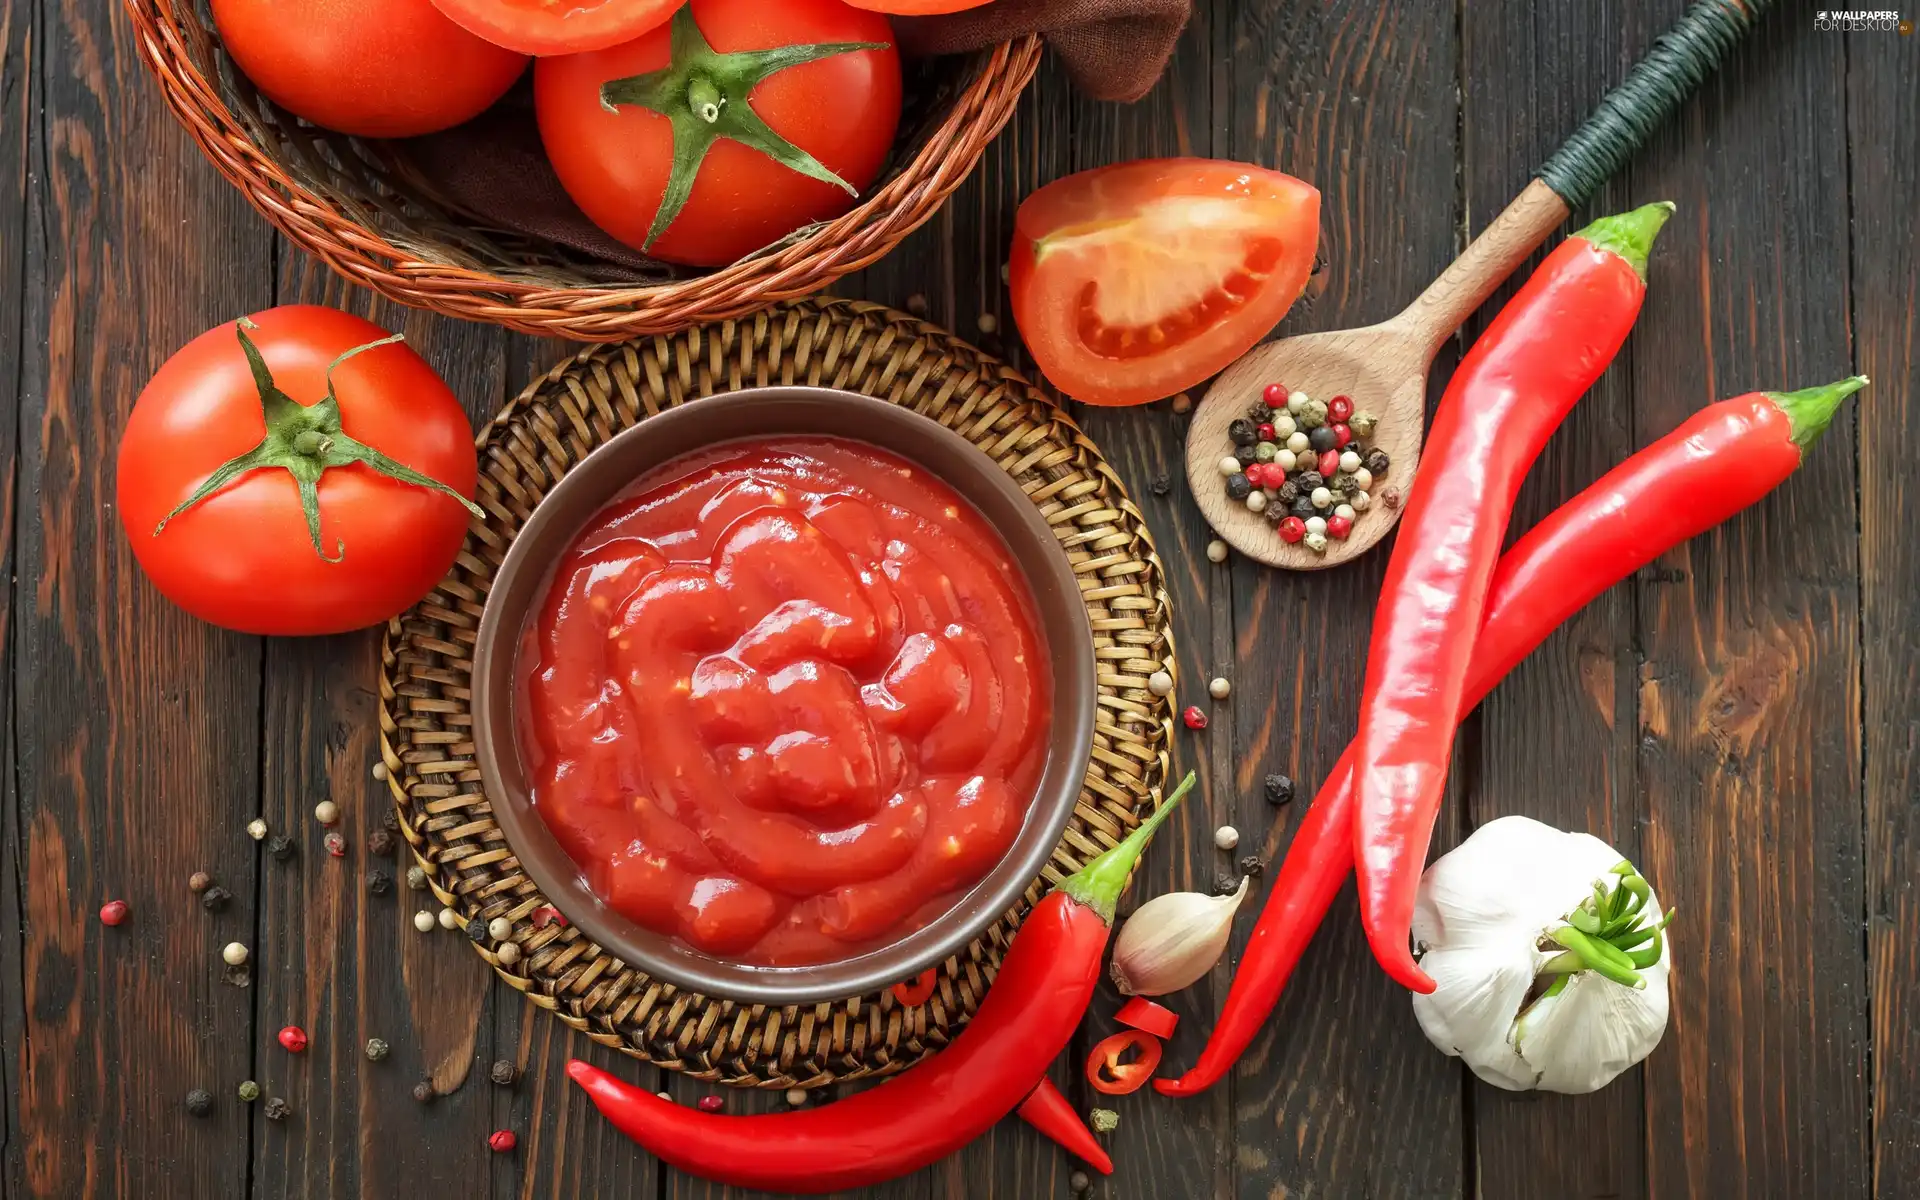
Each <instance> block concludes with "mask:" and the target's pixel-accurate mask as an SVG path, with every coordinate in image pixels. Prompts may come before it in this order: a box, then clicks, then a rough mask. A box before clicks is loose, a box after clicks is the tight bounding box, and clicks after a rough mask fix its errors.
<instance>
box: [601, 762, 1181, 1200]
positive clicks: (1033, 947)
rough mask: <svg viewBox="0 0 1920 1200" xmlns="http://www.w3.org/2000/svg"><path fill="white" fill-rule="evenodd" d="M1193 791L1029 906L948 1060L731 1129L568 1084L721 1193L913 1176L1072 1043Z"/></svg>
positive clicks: (975, 1133) (991, 1118) (736, 1122)
mask: <svg viewBox="0 0 1920 1200" xmlns="http://www.w3.org/2000/svg"><path fill="white" fill-rule="evenodd" d="M1193 780H1194V777H1193V776H1192V775H1191V774H1189V775H1188V776H1187V777H1186V779H1184V780H1182V781H1181V784H1180V786H1179V787H1178V788H1175V789H1174V791H1173V794H1172V795H1170V796H1168V797H1167V800H1166V803H1164V804H1162V805H1161V806H1160V808H1159V810H1158V811H1156V812H1155V813H1154V814H1153V815H1152V816H1151V817H1149V818H1148V819H1147V820H1146V821H1144V822H1142V823H1141V825H1140V827H1139V828H1138V829H1136V830H1134V831H1133V833H1131V834H1129V835H1128V837H1127V839H1126V840H1125V841H1124V842H1122V843H1120V845H1118V846H1116V847H1114V848H1113V849H1112V850H1109V851H1107V852H1106V853H1105V854H1102V855H1101V856H1100V857H1098V858H1096V859H1094V860H1093V861H1092V862H1090V863H1088V864H1087V865H1086V866H1085V867H1083V868H1082V869H1081V870H1080V871H1079V872H1078V873H1077V874H1075V875H1073V876H1071V877H1069V878H1068V879H1067V880H1066V881H1065V882H1064V883H1062V884H1061V885H1060V886H1059V888H1058V889H1056V890H1055V891H1054V892H1053V893H1052V894H1051V895H1049V896H1048V897H1047V898H1046V899H1044V900H1042V901H1041V902H1040V903H1039V904H1037V905H1035V906H1034V909H1033V911H1032V912H1031V913H1029V914H1027V918H1026V920H1025V921H1023V922H1021V925H1020V932H1019V934H1018V935H1017V936H1015V938H1014V939H1013V945H1012V946H1010V947H1009V948H1008V950H1007V956H1006V959H1005V960H1004V961H1003V962H1002V963H1001V964H1000V971H999V974H998V975H996V976H995V977H994V983H993V987H992V988H990V989H989V990H988V992H987V998H986V999H985V1000H984V1001H983V1002H982V1003H981V1005H980V1010H979V1011H978V1012H976V1013H975V1014H974V1017H973V1020H972V1021H970V1022H968V1024H967V1027H966V1028H965V1029H963V1030H961V1031H960V1035H959V1036H958V1037H956V1038H954V1039H953V1043H952V1044H951V1045H949V1046H948V1047H947V1048H946V1049H945V1050H942V1051H941V1052H940V1053H939V1054H936V1055H935V1056H933V1057H932V1058H931V1059H928V1060H927V1061H926V1062H924V1063H921V1064H920V1065H919V1066H917V1067H914V1068H912V1069H911V1070H908V1071H905V1072H903V1073H902V1074H900V1075H898V1076H896V1077H895V1078H893V1079H891V1080H889V1081H887V1082H886V1083H883V1084H881V1085H880V1086H879V1087H876V1088H872V1089H870V1090H868V1091H865V1092H861V1093H859V1094H858V1095H855V1096H850V1097H848V1098H847V1099H845V1100H838V1101H835V1102H834V1103H832V1104H823V1105H820V1106H819V1107H817V1108H808V1109H795V1110H790V1111H787V1112H782V1113H767V1114H760V1115H755V1116H737V1117H730V1116H716V1115H712V1114H708V1113H702V1112H699V1111H697V1110H694V1109H690V1108H687V1107H685V1106H683V1105H678V1104H674V1103H672V1102H671V1101H667V1100H662V1099H660V1098H659V1097H658V1096H656V1095H654V1094H653V1093H652V1092H649V1091H646V1090H645V1089H643V1088H636V1087H633V1086H631V1085H630V1084H626V1083H623V1082H621V1081H620V1080H618V1079H615V1078H614V1077H613V1076H611V1075H609V1074H607V1073H606V1072H605V1071H602V1070H600V1069H599V1068H598V1067H595V1066H592V1065H590V1064H588V1063H584V1062H579V1061H577V1060H576V1061H574V1062H571V1063H568V1064H567V1074H568V1075H570V1076H572V1077H573V1080H574V1082H575V1083H578V1084H579V1085H580V1086H581V1087H582V1088H584V1089H586V1092H587V1095H588V1096H589V1097H591V1098H592V1100H593V1103H594V1106H595V1107H597V1108H598V1109H599V1110H600V1112H601V1113H602V1114H603V1115H605V1116H606V1117H607V1119H608V1120H610V1121H612V1122H613V1123H614V1125H615V1126H616V1127H617V1128H618V1129H619V1130H620V1131H621V1132H622V1133H624V1134H626V1135H627V1136H628V1137H630V1138H632V1139H633V1140H634V1141H636V1142H638V1143H639V1144H640V1145H641V1146H642V1147H644V1148H645V1149H646V1150H648V1151H649V1152H651V1153H652V1154H654V1155H655V1156H656V1157H658V1158H661V1159H663V1160H665V1161H666V1162H668V1163H670V1164H672V1165H673V1166H676V1167H678V1168H680V1169H681V1170H683V1171H686V1172H688V1173H690V1174H693V1175H698V1176H700V1177H702V1178H704V1179H710V1180H713V1181H714V1182H716V1183H723V1184H730V1185H733V1186H736V1187H748V1188H760V1189H763V1190H766V1191H774V1192H803V1193H807V1194H818V1193H821V1192H835V1191H844V1190H850V1189H853V1188H860V1187H867V1186H869V1185H872V1184H876V1183H882V1182H885V1181H886V1180H889V1179H897V1178H899V1177H900V1176H902V1175H905V1174H908V1173H909V1172H912V1171H917V1170H919V1169H920V1168H921V1167H924V1166H926V1165H927V1164H928V1163H931V1162H935V1161H938V1160H939V1159H941V1158H943V1157H945V1156H946V1155H948V1154H951V1153H952V1152H953V1151H955V1150H958V1149H959V1148H960V1147H962V1146H964V1145H966V1144H967V1143H968V1142H971V1141H972V1140H973V1139H975V1138H977V1137H979V1136H980V1135H981V1134H982V1133H985V1132H986V1131H987V1130H988V1129H989V1128H990V1127H992V1125H993V1123H994V1122H995V1121H998V1120H999V1119H1000V1118H1001V1117H1003V1116H1006V1115H1007V1114H1008V1113H1010V1112H1012V1111H1013V1110H1014V1109H1015V1108H1016V1107H1018V1106H1019V1105H1020V1103H1021V1102H1022V1101H1024V1100H1025V1099H1026V1098H1027V1097H1028V1096H1029V1095H1030V1094H1031V1093H1032V1092H1033V1089H1034V1088H1035V1087H1036V1086H1038V1084H1039V1082H1040V1080H1041V1079H1042V1078H1044V1077H1045V1075H1046V1072H1047V1064H1048V1063H1050V1062H1052V1061H1053V1060H1054V1059H1055V1058H1056V1057H1058V1056H1059V1054H1060V1052H1061V1051H1062V1050H1064V1049H1066V1047H1067V1043H1068V1042H1070V1041H1072V1040H1073V1033H1074V1030H1075V1029H1077V1028H1078V1027H1079V1025H1080V1018H1081V1017H1082V1016H1084V1015H1085V1014H1086V1011H1087V1002H1088V1001H1089V1000H1091V999H1092V998H1093V991H1094V987H1095V985H1096V984H1097V983H1098V982H1099V979H1100V960H1101V957H1102V955H1103V953H1104V952H1105V950H1106V946H1107V938H1108V936H1109V935H1110V934H1111V933H1112V924H1113V909H1114V905H1115V903H1116V902H1117V901H1118V900H1119V897H1120V892H1121V890H1122V889H1124V888H1125V887H1126V882H1127V876H1128V875H1129V874H1130V873H1131V872H1132V870H1133V867H1134V864H1135V863H1137V862H1138V861H1139V858H1140V854H1141V852H1142V851H1143V850H1145V849H1146V846H1147V842H1148V841H1149V840H1150V839H1151V838H1152V837H1153V833H1154V831H1155V830H1156V829H1158V828H1159V827H1160V825H1161V823H1162V822H1164V821H1165V820H1166V819H1167V816H1168V814H1170V813H1172V812H1173V810H1174V808H1175V807H1176V806H1177V805H1178V804H1179V802H1180V800H1181V798H1182V797H1184V796H1185V795H1186V793H1187V792H1188V790H1190V789H1191V788H1192V787H1193Z"/></svg>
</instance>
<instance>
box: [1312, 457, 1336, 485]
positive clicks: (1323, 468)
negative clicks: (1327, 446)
mask: <svg viewBox="0 0 1920 1200" xmlns="http://www.w3.org/2000/svg"><path fill="white" fill-rule="evenodd" d="M1314 469H1315V470H1317V471H1319V472H1320V477H1321V478H1322V479H1332V478H1333V477H1334V476H1335V475H1336V474H1338V473H1339V471H1340V452H1339V451H1338V450H1329V451H1327V452H1326V453H1325V454H1322V455H1321V456H1320V461H1319V463H1318V464H1316V465H1315V467H1314Z"/></svg>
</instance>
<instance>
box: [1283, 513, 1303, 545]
mask: <svg viewBox="0 0 1920 1200" xmlns="http://www.w3.org/2000/svg"><path fill="white" fill-rule="evenodd" d="M1305 536H1307V523H1306V522H1305V521H1302V520H1301V519H1300V518H1299V517H1288V518H1287V519H1285V520H1284V521H1281V522H1280V540H1281V541H1283V542H1285V543H1287V544H1288V545H1290V546H1291V545H1292V544H1293V543H1295V542H1297V541H1299V540H1300V539H1301V538H1303V537H1305Z"/></svg>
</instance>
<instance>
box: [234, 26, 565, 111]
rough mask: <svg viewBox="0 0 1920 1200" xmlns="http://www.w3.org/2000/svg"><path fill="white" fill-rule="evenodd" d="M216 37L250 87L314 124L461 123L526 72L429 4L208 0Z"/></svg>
mask: <svg viewBox="0 0 1920 1200" xmlns="http://www.w3.org/2000/svg"><path fill="white" fill-rule="evenodd" d="M213 23H214V25H215V26H216V27H217V28H218V29H219V31H220V41H221V43H222V44H223V45H224V46H225V47H226V50H227V53H229V54H231V55H233V60H234V61H235V62H236V63H238V64H240V69H241V70H242V71H243V72H245V73H246V76H247V78H248V79H251V80H252V81H253V84H254V86H255V87H257V88H259V89H260V90H261V91H263V92H265V93H266V94H267V97H268V98H269V99H271V100H272V101H273V102H274V103H275V104H278V105H279V106H280V107H282V108H284V109H286V110H287V111H289V112H291V113H293V114H294V115H296V116H301V117H305V118H306V119H307V120H309V121H312V122H313V123H314V124H315V125H319V126H321V127H323V128H326V129H334V130H338V131H339V132H341V133H351V134H357V135H359V136H361V137H379V138H395V137H412V136H414V135H416V134H422V133H432V132H434V131H435V130H439V129H446V128H448V127H449V126H452V125H458V124H459V123H460V122H462V121H465V120H467V119H468V118H469V117H473V116H476V115H478V114H479V113H480V112H481V111H482V110H483V109H485V108H486V107H487V106H488V105H490V104H492V103H493V102H494V101H495V100H498V99H499V98H500V97H501V95H502V94H503V93H504V92H505V91H506V90H507V89H508V88H509V87H511V86H513V81H514V80H516V79H518V78H519V77H520V73H521V72H522V71H524V70H525V69H526V65H527V56H526V55H524V54H518V53H515V52H514V51H512V50H503V49H501V48H500V47H499V46H495V45H493V44H492V43H490V42H487V41H484V40H482V39H481V38H479V37H476V36H474V35H473V34H471V33H468V32H467V31H466V30H464V29H462V28H460V27H459V26H458V25H455V24H454V23H453V22H452V21H450V20H448V19H447V18H446V17H445V16H444V15H442V13H441V12H440V10H439V9H437V8H435V7H434V6H433V3H432V0H213Z"/></svg>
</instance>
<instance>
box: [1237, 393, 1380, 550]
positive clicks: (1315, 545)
mask: <svg viewBox="0 0 1920 1200" xmlns="http://www.w3.org/2000/svg"><path fill="white" fill-rule="evenodd" d="M1376 424H1377V421H1376V419H1375V418H1374V416H1373V415H1372V414H1371V413H1364V412H1355V411H1354V408H1353V400H1352V398H1351V397H1348V396H1335V397H1334V398H1333V399H1331V400H1325V401H1322V400H1315V399H1313V398H1311V397H1309V396H1308V395H1307V394H1306V393H1305V392H1297V391H1290V390H1288V388H1287V386H1286V385H1285V384H1281V383H1270V384H1268V385H1267V386H1266V389H1265V391H1263V392H1262V394H1261V397H1260V399H1259V400H1256V401H1255V402H1254V403H1253V404H1252V406H1250V407H1249V408H1248V409H1247V415H1246V416H1244V417H1240V418H1237V419H1236V420H1234V421H1233V423H1232V424H1230V425H1228V426H1227V436H1228V438H1229V439H1231V441H1232V443H1233V453H1231V454H1229V455H1227V456H1226V457H1223V458H1222V459H1221V460H1220V474H1221V475H1222V476H1224V477H1225V480H1226V484H1225V486H1226V490H1227V496H1228V498H1229V499H1232V500H1236V501H1239V502H1240V503H1243V504H1245V505H1246V506H1247V507H1248V508H1249V509H1251V510H1252V511H1254V512H1256V513H1259V514H1260V515H1262V516H1264V517H1265V518H1266V519H1267V522H1268V524H1270V525H1272V526H1273V527H1274V532H1276V533H1277V534H1279V536H1280V540H1282V541H1284V542H1287V543H1289V544H1304V545H1305V546H1306V547H1307V549H1309V550H1311V551H1313V552H1314V553H1315V554H1325V553H1326V551H1327V545H1328V539H1329V538H1332V539H1335V540H1340V541H1344V540H1346V538H1347V536H1348V535H1349V534H1351V533H1352V532H1353V523H1354V521H1355V520H1357V519H1358V518H1359V516H1360V514H1361V513H1364V512H1366V511H1367V509H1368V508H1370V507H1371V506H1372V505H1373V504H1374V503H1375V496H1374V491H1373V489H1374V487H1375V486H1376V485H1377V484H1378V483H1379V482H1380V481H1381V480H1383V479H1385V478H1386V475H1387V471H1388V469H1389V468H1390V467H1391V466H1392V465H1393V464H1392V460H1390V459H1389V458H1388V457H1387V452H1386V451H1384V450H1380V449H1377V448H1374V447H1373V446H1372V444H1371V441H1372V438H1373V434H1374V429H1375V426H1376Z"/></svg>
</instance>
